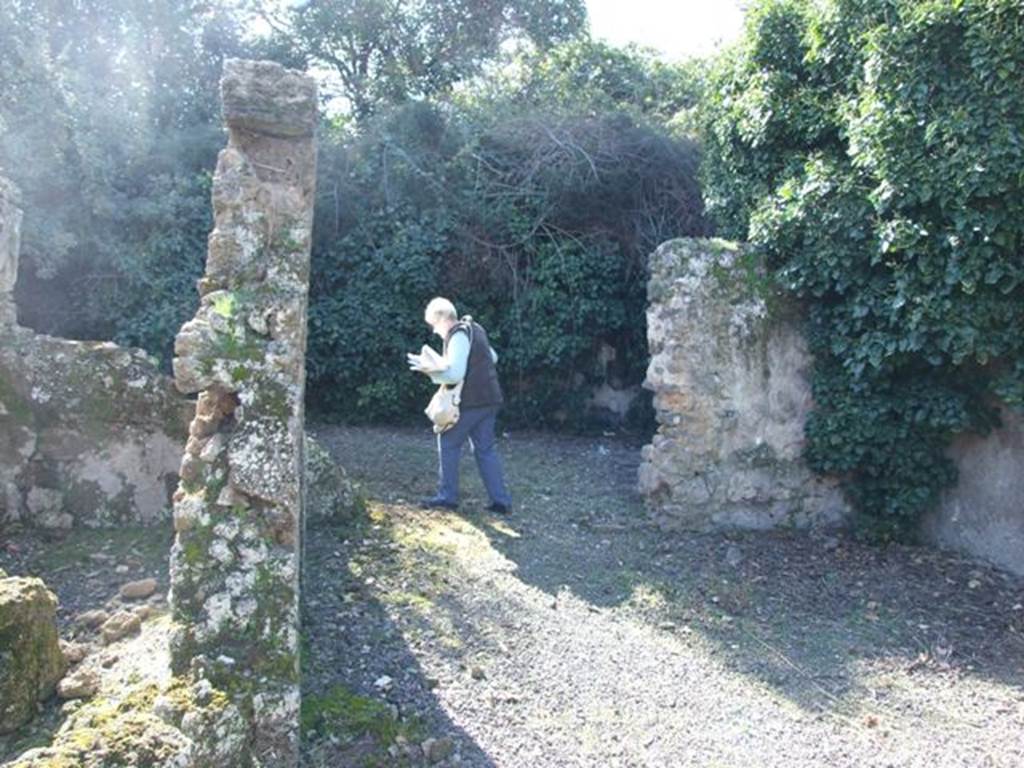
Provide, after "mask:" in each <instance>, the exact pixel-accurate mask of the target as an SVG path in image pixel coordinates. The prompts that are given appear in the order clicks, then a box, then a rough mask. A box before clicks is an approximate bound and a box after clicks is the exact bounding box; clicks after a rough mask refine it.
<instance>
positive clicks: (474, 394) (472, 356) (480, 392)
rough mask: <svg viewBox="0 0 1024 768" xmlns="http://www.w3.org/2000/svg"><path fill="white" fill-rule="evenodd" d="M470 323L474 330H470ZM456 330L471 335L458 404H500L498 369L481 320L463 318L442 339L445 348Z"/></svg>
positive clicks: (476, 406)
mask: <svg viewBox="0 0 1024 768" xmlns="http://www.w3.org/2000/svg"><path fill="white" fill-rule="evenodd" d="M470 324H472V326H473V333H472V334H470V333H469V328H470ZM456 333H465V334H467V335H469V336H470V338H471V339H472V343H471V344H470V347H469V362H468V363H467V365H466V383H465V384H463V386H462V400H461V401H460V403H459V406H460V407H461V408H483V407H485V406H488V405H501V404H502V403H504V402H505V398H504V397H503V396H502V393H501V385H500V384H499V383H498V369H497V367H496V366H495V365H494V361H493V360H492V359H491V343H490V342H489V341H488V340H487V331H485V330H484V329H483V326H482V325H480V323H476V322H473V319H472V318H470V317H468V316H467V317H466V318H463V319H462V320H460V321H459V322H457V323H456V324H455V325H453V326H452V329H451V330H450V331H448V335H447V336H445V339H444V351H445V353H447V352H448V342H449V341H450V340H451V338H452V337H453V336H454V335H455V334H456Z"/></svg>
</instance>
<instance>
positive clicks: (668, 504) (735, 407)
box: [640, 239, 847, 530]
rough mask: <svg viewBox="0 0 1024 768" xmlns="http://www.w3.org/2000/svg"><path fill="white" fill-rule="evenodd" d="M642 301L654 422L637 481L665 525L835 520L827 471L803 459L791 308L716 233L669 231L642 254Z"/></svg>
mask: <svg viewBox="0 0 1024 768" xmlns="http://www.w3.org/2000/svg"><path fill="white" fill-rule="evenodd" d="M650 266H651V279H650V283H649V286H648V296H649V301H650V306H649V309H648V313H647V324H648V330H647V334H648V343H649V347H650V351H651V363H650V366H649V367H648V371H647V380H646V381H645V383H644V386H645V387H647V388H649V389H652V390H653V391H654V407H655V410H656V412H657V418H658V431H657V434H656V435H655V436H654V439H653V441H652V442H651V444H650V445H648V446H646V447H645V448H644V451H643V464H642V466H641V468H640V491H641V493H643V494H644V495H645V497H646V498H647V501H648V505H649V507H650V508H651V510H652V512H653V513H654V516H655V518H656V520H657V522H658V523H659V524H660V525H662V526H664V527H667V528H673V527H679V528H690V529H698V530H706V529H710V528H719V527H738V528H771V527H776V526H781V525H790V526H808V525H812V524H830V523H838V522H840V521H841V520H842V519H843V518H844V516H845V514H846V511H847V507H846V504H845V502H844V500H843V497H842V495H841V493H840V492H839V490H838V488H837V485H836V483H835V482H834V481H831V480H827V479H822V478H819V477H816V476H815V475H814V474H813V473H811V472H810V471H809V470H808V469H807V468H806V467H805V466H804V464H803V462H802V460H801V450H802V445H803V423H804V418H805V417H806V415H807V413H808V412H809V410H810V407H811V393H810V386H809V384H808V381H807V377H806V375H805V371H806V369H807V368H808V366H809V364H810V356H809V354H808V352H807V347H806V344H805V343H804V340H803V336H802V335H801V333H800V330H799V326H798V324H797V322H796V320H795V318H794V317H793V313H792V309H791V308H789V307H785V306H781V305H780V304H779V303H778V302H777V301H773V302H769V301H768V300H767V298H766V297H765V296H764V295H762V293H761V291H760V290H759V285H760V284H761V282H762V277H761V274H760V272H759V270H758V269H757V268H756V265H754V264H753V263H752V262H751V260H750V259H749V258H748V257H747V256H746V255H745V254H744V252H743V250H742V249H741V248H740V246H738V245H736V244H735V243H729V242H726V241H723V240H689V239H686V240H673V241H670V242H667V243H665V244H663V245H662V246H661V247H660V248H659V249H658V250H657V251H656V252H655V253H654V255H653V256H652V257H651V263H650Z"/></svg>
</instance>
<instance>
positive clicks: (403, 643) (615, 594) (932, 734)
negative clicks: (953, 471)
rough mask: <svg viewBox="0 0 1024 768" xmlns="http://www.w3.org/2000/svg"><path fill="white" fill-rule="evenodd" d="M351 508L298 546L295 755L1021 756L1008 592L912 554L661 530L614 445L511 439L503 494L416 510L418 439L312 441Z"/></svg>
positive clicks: (750, 762)
mask: <svg viewBox="0 0 1024 768" xmlns="http://www.w3.org/2000/svg"><path fill="white" fill-rule="evenodd" d="M319 436H320V437H321V438H322V439H323V440H324V441H325V443H326V444H327V445H328V446H329V447H330V448H331V450H332V451H333V452H334V454H335V456H336V457H337V458H338V460H339V461H341V463H342V464H344V466H345V467H346V468H347V469H348V471H349V473H350V474H351V475H352V476H353V477H354V478H355V479H357V480H358V481H360V482H361V483H362V484H363V487H364V493H365V495H366V498H367V501H368V504H367V511H366V513H365V515H361V516H360V517H359V519H357V520H356V521H354V522H351V523H348V524H340V525H337V526H336V527H330V526H323V527H320V528H316V529H313V530H311V531H310V536H309V539H308V551H307V561H306V573H305V578H306V582H305V583H306V590H307V591H306V594H307V603H306V612H305V616H304V632H305V636H306V640H307V651H308V653H307V656H306V670H305V675H304V681H305V682H304V685H305V689H306V702H307V703H306V722H305V725H304V727H305V729H306V735H307V749H306V756H307V764H309V765H311V766H321V765H322V766H375V765H380V766H385V765H386V766H396V765H419V764H422V763H424V762H428V758H427V757H425V756H424V754H423V747H424V745H425V746H426V749H427V751H428V752H429V753H430V757H431V758H434V759H435V760H436V763H435V764H438V765H463V766H474V767H475V766H481V767H482V766H496V767H498V768H549V767H550V768H555V767H556V766H557V767H558V768H567V767H570V766H588V767H591V766H592V767H594V768H605V767H608V768H611V767H613V766H623V767H625V766H638V767H639V766H645V767H650V768H655V767H656V766H657V767H664V768H674V767H675V766H740V765H742V766H787V767H791V766H808V767H810V766H821V765H830V766H894V767H895V766H900V767H902V766H922V767H924V766H928V767H929V768H932V767H934V766H971V767H972V768H974V767H977V766H1005V767H1006V768H1009V767H1010V766H1020V765H1024V737H1022V736H1021V734H1022V733H1024V607H1022V604H1024V582H1022V581H1021V580H1020V579H1015V578H1011V577H1009V576H1007V575H1005V574H1003V573H1000V572H998V571H996V570H993V569H989V568H986V567H984V566H979V565H978V564H976V563H971V562H967V561H964V560H961V559H959V558H957V557H955V556H951V555H948V554H941V553H935V552H931V551H929V550H925V549H917V548H907V547H890V548H886V549H877V548H872V547H866V546H862V545H859V544H856V543H853V542H850V541H847V540H844V539H836V538H829V537H825V536H811V535H804V534H792V535H789V534H750V535H734V536H697V535H692V534H679V535H665V534H662V533H660V532H658V531H656V530H652V529H651V528H649V527H647V526H646V525H645V524H644V515H643V511H642V508H641V506H640V503H639V500H638V499H637V498H636V497H635V495H634V492H633V490H632V488H633V478H634V477H635V466H636V461H637V454H638V452H637V450H636V449H635V447H629V446H624V445H620V444H616V443H612V442H608V441H605V442H603V443H602V442H597V441H593V440H590V441H583V440H571V439H554V438H544V437H519V436H514V437H512V438H511V439H508V440H505V441H503V443H502V446H501V448H502V451H503V453H504V455H505V456H506V458H507V462H506V463H507V467H508V474H509V476H510V478H511V483H512V486H513V492H514V493H515V494H516V496H517V503H516V509H515V512H514V514H513V515H512V516H511V517H509V518H498V517H495V516H493V515H490V514H489V513H486V512H484V511H483V506H484V504H485V503H486V500H485V498H484V496H483V492H482V489H481V486H480V484H479V482H478V480H477V479H476V477H475V468H474V467H473V465H472V460H471V459H469V458H468V457H466V461H465V462H464V464H463V484H464V500H463V505H462V507H461V509H460V510H459V512H458V513H457V514H443V513H439V512H423V511H420V510H419V509H417V508H416V506H415V504H414V502H415V500H416V499H417V498H419V497H420V496H422V495H425V494H427V493H429V492H430V491H431V490H432V483H433V477H434V455H433V453H432V449H431V440H430V437H429V435H428V434H427V433H425V432H421V431H386V430H357V429H333V428H331V429H321V430H319Z"/></svg>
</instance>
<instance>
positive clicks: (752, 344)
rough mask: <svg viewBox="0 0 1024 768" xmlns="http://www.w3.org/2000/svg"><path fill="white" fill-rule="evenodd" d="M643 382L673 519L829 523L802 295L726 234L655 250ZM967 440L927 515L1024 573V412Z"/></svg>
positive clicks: (957, 540) (657, 500)
mask: <svg viewBox="0 0 1024 768" xmlns="http://www.w3.org/2000/svg"><path fill="white" fill-rule="evenodd" d="M650 267H651V280H650V283H649V286H648V298H649V308H648V313H647V322H648V341H649V346H650V351H651V362H650V366H649V368H648V373H647V380H646V382H645V384H644V386H646V387H648V388H649V389H652V390H654V405H655V409H656V411H657V418H658V431H657V433H656V434H655V436H654V438H653V440H652V442H651V444H650V445H648V446H645V447H644V449H643V463H642V465H641V467H640V476H639V487H640V491H641V493H643V494H644V496H645V497H646V500H647V504H648V507H649V508H650V510H651V511H652V514H653V516H654V518H655V520H656V521H657V522H658V523H659V524H660V525H662V526H664V527H666V528H673V527H675V528H692V529H703V530H706V529H712V528H729V527H739V528H769V527H776V526H786V525H788V526H810V525H832V524H839V523H842V522H844V521H845V519H846V518H847V517H848V515H849V507H848V505H847V503H846V502H845V500H844V499H843V497H842V494H841V493H840V491H839V489H838V487H837V484H836V482H835V481H834V480H832V479H829V478H821V477H818V476H815V475H814V474H812V473H811V472H810V471H809V470H808V469H807V468H806V467H805V466H804V464H803V462H802V460H801V453H802V449H803V440H804V437H803V430H804V422H805V420H806V418H807V414H808V413H809V412H810V409H811V406H812V400H811V390H810V383H809V380H810V375H809V373H810V365H811V358H810V354H809V352H808V350H807V346H806V343H805V341H804V338H803V334H802V332H801V320H802V318H801V314H800V311H799V308H798V307H796V306H795V305H787V303H786V302H785V301H784V300H780V299H778V298H777V297H775V296H769V295H768V294H766V292H764V291H763V290H762V286H763V285H764V278H763V272H762V270H761V269H760V267H759V265H758V264H757V263H755V262H754V261H753V259H752V258H751V257H749V256H748V255H746V254H745V252H744V250H743V248H742V247H741V246H740V245H737V244H736V243H730V242H726V241H722V240H688V239H683V240H673V241H670V242H668V243H665V244H664V245H662V246H661V247H660V248H658V250H657V251H656V252H655V253H654V254H653V255H652V257H651V264H650ZM1004 417H1005V419H1004V420H1005V424H1004V427H1003V428H1002V429H999V430H997V431H996V432H994V433H993V434H992V435H990V436H988V437H980V436H964V437H961V438H959V439H958V440H956V441H955V442H954V444H953V446H952V447H951V449H950V456H951V458H952V459H953V461H954V462H955V463H956V465H957V468H958V470H959V475H960V479H959V482H958V484H957V486H956V487H955V488H953V489H950V490H949V491H947V492H946V493H945V494H944V495H943V497H942V500H941V502H940V504H939V507H938V508H937V509H936V510H935V511H934V512H933V513H932V514H931V515H929V516H928V517H927V518H926V520H925V521H924V524H923V534H924V537H925V538H926V539H928V540H930V541H932V542H934V543H936V544H938V545H939V546H944V547H948V548H951V549H955V550H958V551H960V552H964V553H966V554H969V555H973V556H976V557H980V558H983V559H986V560H989V561H990V562H993V563H995V564H997V565H1000V566H1002V567H1004V568H1007V569H1009V570H1012V571H1015V572H1017V573H1024V418H1022V417H1021V416H1020V415H1015V414H1014V413H1013V412H1011V411H1009V410H1006V409H1004Z"/></svg>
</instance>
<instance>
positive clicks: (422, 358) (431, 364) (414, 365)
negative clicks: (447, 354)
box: [405, 344, 448, 374]
mask: <svg viewBox="0 0 1024 768" xmlns="http://www.w3.org/2000/svg"><path fill="white" fill-rule="evenodd" d="M405 357H406V361H407V362H408V363H409V370H410V371H419V372H420V373H427V374H430V373H438V372H439V371H443V370H444V369H445V368H447V367H448V365H447V364H446V363H445V361H444V358H443V357H441V356H440V355H439V354H437V352H435V351H434V350H433V349H432V348H431V347H430V346H429V345H427V344H424V345H423V348H422V349H421V350H420V352H419V354H416V353H415V352H409V353H408V354H407V355H406V356H405Z"/></svg>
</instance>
